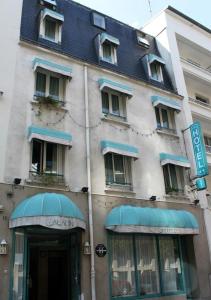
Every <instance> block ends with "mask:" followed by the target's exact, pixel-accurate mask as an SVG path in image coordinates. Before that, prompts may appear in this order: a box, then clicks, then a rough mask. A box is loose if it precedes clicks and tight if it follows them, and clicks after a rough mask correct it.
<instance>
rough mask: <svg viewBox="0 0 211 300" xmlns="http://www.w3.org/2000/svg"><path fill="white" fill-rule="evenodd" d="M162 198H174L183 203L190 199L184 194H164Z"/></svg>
mask: <svg viewBox="0 0 211 300" xmlns="http://www.w3.org/2000/svg"><path fill="white" fill-rule="evenodd" d="M164 197H165V198H166V199H170V198H174V199H180V200H184V201H190V198H189V197H188V196H187V195H186V194H171V195H170V194H165V195H164Z"/></svg>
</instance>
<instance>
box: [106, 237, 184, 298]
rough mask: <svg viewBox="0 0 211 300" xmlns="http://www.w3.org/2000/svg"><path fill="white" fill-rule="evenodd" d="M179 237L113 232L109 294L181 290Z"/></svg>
mask: <svg viewBox="0 0 211 300" xmlns="http://www.w3.org/2000/svg"><path fill="white" fill-rule="evenodd" d="M179 243H180V239H179V238H178V237H177V236H174V237H173V236H162V235H160V236H156V235H141V234H134V235H132V234H129V235H124V234H112V235H111V238H110V250H111V251H110V253H111V259H110V270H111V274H110V277H111V293H112V297H113V298H115V299H118V297H123V296H125V297H126V296H127V297H128V298H127V299H130V297H131V299H133V297H140V296H142V297H150V296H154V295H163V296H164V295H167V294H168V295H169V294H175V293H179V292H180V293H183V290H184V283H183V276H182V275H183V274H182V269H181V258H180V257H181V253H180V248H179Z"/></svg>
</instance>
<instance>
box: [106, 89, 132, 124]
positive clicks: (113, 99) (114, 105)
mask: <svg viewBox="0 0 211 300" xmlns="http://www.w3.org/2000/svg"><path fill="white" fill-rule="evenodd" d="M101 97H102V112H103V113H104V114H105V115H110V116H113V117H117V118H120V119H122V120H123V121H126V99H125V96H123V95H122V94H120V93H118V92H111V91H106V92H105V91H102V92H101Z"/></svg>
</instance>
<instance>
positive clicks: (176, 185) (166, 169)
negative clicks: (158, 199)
mask: <svg viewBox="0 0 211 300" xmlns="http://www.w3.org/2000/svg"><path fill="white" fill-rule="evenodd" d="M163 175H164V182H165V189H166V194H170V193H174V192H176V193H179V192H180V193H183V192H184V170H183V167H180V166H175V165H172V164H166V165H164V166H163Z"/></svg>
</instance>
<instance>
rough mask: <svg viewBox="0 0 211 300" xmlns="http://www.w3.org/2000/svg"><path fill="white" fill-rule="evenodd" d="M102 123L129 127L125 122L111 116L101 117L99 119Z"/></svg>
mask: <svg viewBox="0 0 211 300" xmlns="http://www.w3.org/2000/svg"><path fill="white" fill-rule="evenodd" d="M101 120H102V121H105V122H111V123H115V124H119V125H122V126H125V127H128V128H129V127H130V124H129V123H128V122H127V121H123V120H122V119H121V118H118V117H115V116H111V115H103V116H102V117H101Z"/></svg>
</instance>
